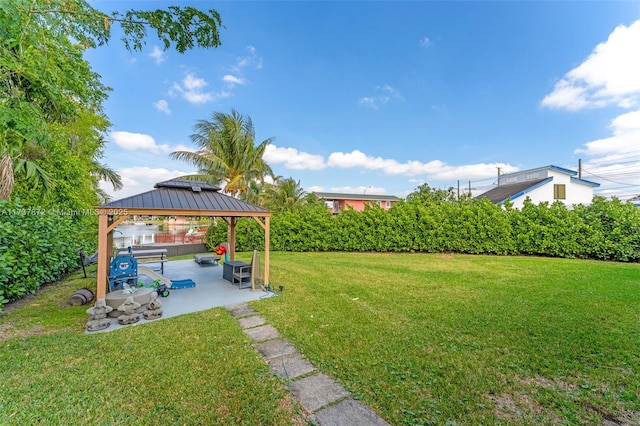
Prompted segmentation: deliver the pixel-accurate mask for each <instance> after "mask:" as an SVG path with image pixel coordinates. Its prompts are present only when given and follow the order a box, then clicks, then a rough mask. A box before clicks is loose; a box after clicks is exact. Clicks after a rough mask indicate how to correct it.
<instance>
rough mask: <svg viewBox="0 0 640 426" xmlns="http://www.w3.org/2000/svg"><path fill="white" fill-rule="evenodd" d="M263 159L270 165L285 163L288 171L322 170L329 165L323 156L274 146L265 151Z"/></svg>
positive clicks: (269, 146)
mask: <svg viewBox="0 0 640 426" xmlns="http://www.w3.org/2000/svg"><path fill="white" fill-rule="evenodd" d="M263 159H264V160H265V161H266V162H267V163H270V164H280V163H284V166H285V167H286V168H288V169H294V170H322V169H324V168H325V167H326V166H327V165H326V164H325V162H324V158H323V157H322V156H321V155H313V154H308V153H306V152H300V151H298V150H297V149H295V148H280V147H277V146H275V145H273V144H271V145H268V146H267V148H266V149H265V152H264V156H263Z"/></svg>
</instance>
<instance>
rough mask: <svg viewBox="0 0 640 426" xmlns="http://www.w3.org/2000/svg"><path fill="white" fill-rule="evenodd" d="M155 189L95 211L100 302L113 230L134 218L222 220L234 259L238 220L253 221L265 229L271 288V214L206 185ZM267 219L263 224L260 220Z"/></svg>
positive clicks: (171, 183) (176, 182) (175, 183)
mask: <svg viewBox="0 0 640 426" xmlns="http://www.w3.org/2000/svg"><path fill="white" fill-rule="evenodd" d="M154 188H155V189H153V190H151V191H147V192H143V193H141V194H137V195H132V196H130V197H127V198H123V199H120V200H115V201H111V202H108V203H105V204H103V205H101V206H99V207H95V211H96V213H97V214H98V219H99V220H98V273H97V280H98V281H97V297H96V298H97V299H104V298H105V296H106V288H107V279H108V276H107V275H108V274H107V271H108V270H109V262H110V253H111V251H110V249H109V248H110V247H113V230H114V229H115V228H116V226H118V225H119V224H120V223H122V222H123V221H124V220H126V219H127V218H128V217H129V216H131V215H149V216H205V217H220V218H222V219H223V220H224V221H225V222H227V225H228V230H229V232H228V236H229V257H230V259H231V260H233V259H234V257H235V226H236V222H237V218H238V217H251V218H253V219H254V220H255V221H256V222H258V224H260V226H261V227H262V228H263V229H264V231H265V233H264V240H265V241H264V247H265V249H264V252H265V262H264V275H263V277H264V284H265V285H268V284H269V238H270V218H271V214H272V213H271V211H269V210H267V209H264V208H262V207H259V206H256V205H253V204H251V203H247V202H244V201H242V200H238V199H237V198H233V197H230V196H228V195H226V194H223V193H221V192H220V188H218V187H216V186H213V185H211V184H209V183H206V182H201V181H196V180H187V179H180V178H177V179H172V180H168V181H164V182H159V183H156V184H155V186H154ZM260 218H264V222H262V221H261V220H260Z"/></svg>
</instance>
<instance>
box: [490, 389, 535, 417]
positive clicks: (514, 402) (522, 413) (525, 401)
mask: <svg viewBox="0 0 640 426" xmlns="http://www.w3.org/2000/svg"><path fill="white" fill-rule="evenodd" d="M491 399H492V400H493V403H494V404H495V410H494V413H495V415H496V417H498V418H499V419H501V420H507V421H510V422H515V423H519V420H524V419H525V418H527V417H529V416H530V415H532V414H533V415H536V414H540V413H542V411H543V408H542V406H541V405H540V404H539V403H538V402H537V401H536V400H534V399H532V398H531V397H529V396H528V395H525V394H522V393H517V394H508V393H503V394H501V395H498V396H496V397H493V398H491Z"/></svg>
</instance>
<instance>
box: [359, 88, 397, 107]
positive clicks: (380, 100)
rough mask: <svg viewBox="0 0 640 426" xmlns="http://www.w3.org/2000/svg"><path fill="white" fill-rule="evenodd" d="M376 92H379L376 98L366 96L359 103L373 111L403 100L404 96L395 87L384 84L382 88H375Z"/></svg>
mask: <svg viewBox="0 0 640 426" xmlns="http://www.w3.org/2000/svg"><path fill="white" fill-rule="evenodd" d="M374 89H375V90H376V92H378V94H377V95H375V96H364V97H362V98H360V99H358V103H359V104H360V105H364V106H366V107H369V108H372V109H378V108H380V106H381V105H384V104H387V103H389V102H390V101H391V100H393V99H396V100H403V97H402V95H401V94H400V92H398V91H397V90H396V89H394V88H393V87H391V86H389V85H388V84H384V85H382V86H376V87H375V88H374Z"/></svg>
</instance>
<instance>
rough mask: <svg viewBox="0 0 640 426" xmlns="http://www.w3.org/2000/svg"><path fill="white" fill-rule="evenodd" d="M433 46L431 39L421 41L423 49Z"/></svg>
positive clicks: (426, 38)
mask: <svg viewBox="0 0 640 426" xmlns="http://www.w3.org/2000/svg"><path fill="white" fill-rule="evenodd" d="M431 45H433V42H432V41H431V39H430V38H429V37H423V38H422V39H421V40H420V46H422V47H429V46H431Z"/></svg>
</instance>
